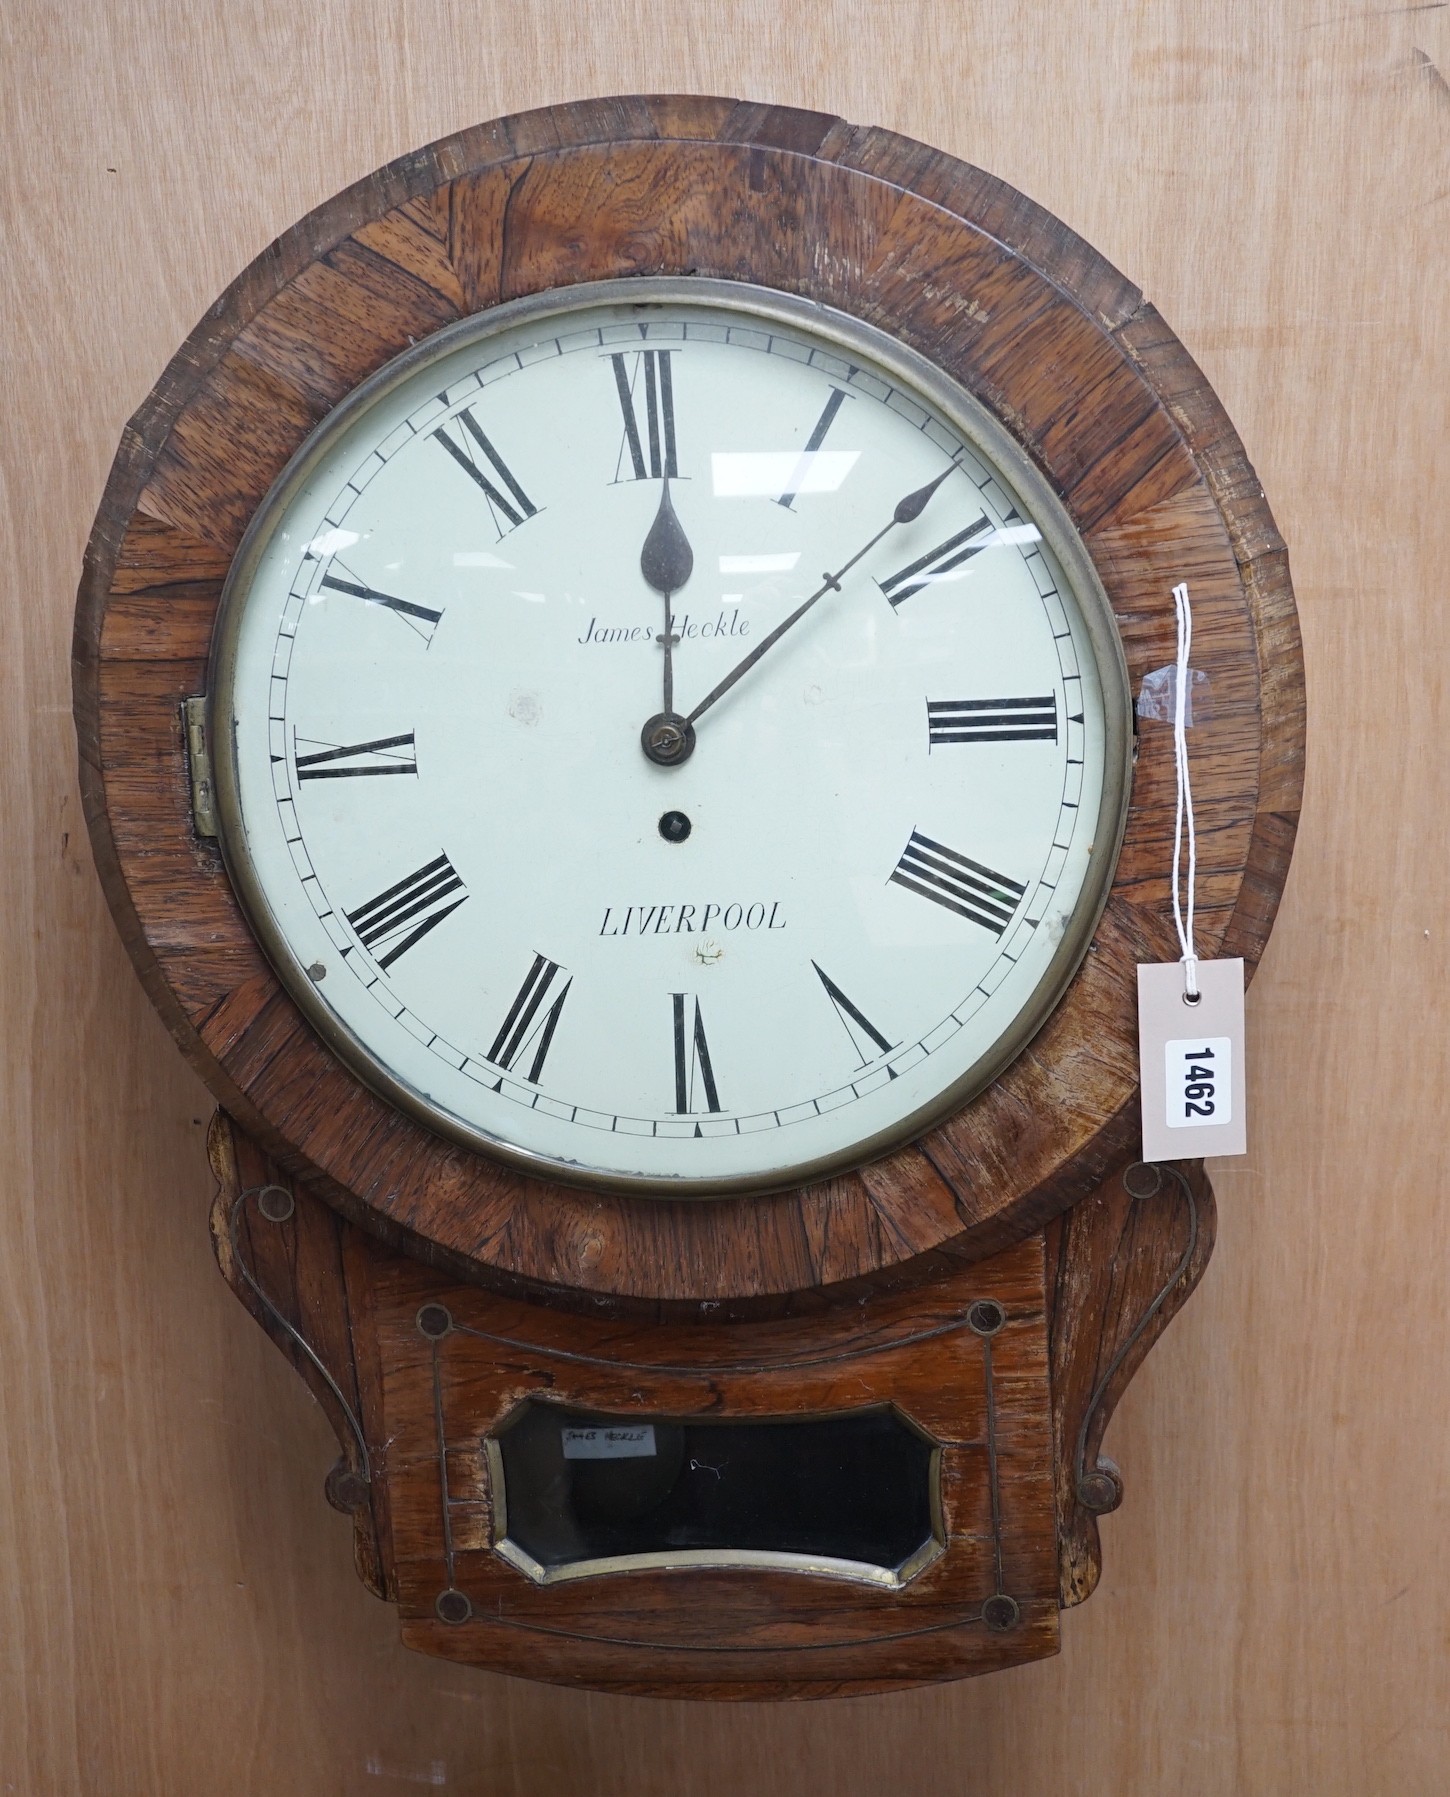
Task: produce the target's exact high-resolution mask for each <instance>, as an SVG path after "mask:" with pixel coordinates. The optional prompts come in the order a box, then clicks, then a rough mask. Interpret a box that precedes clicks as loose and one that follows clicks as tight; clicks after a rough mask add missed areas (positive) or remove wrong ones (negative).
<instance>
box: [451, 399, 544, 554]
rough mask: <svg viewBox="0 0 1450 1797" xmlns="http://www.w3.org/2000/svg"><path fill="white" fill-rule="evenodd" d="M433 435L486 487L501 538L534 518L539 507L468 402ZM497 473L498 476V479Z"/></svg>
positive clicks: (482, 486)
mask: <svg viewBox="0 0 1450 1797" xmlns="http://www.w3.org/2000/svg"><path fill="white" fill-rule="evenodd" d="M455 432H456V434H454V433H455ZM433 436H434V438H435V439H436V440H437V441H438V442H439V443H441V444H442V445H443V447H444V448H445V449H446V450H447V451H448V453H449V455H451V456H452V457H453V459H454V461H455V462H457V464H458V466H459V467H460V468H461V469H462V470H463V472H464V473H465V474H466V475H467V476H468V478H469V479H470V480H471V481H474V482H475V483H476V484H477V485H478V487H479V488H480V489H481V490H482V493H483V496H484V498H485V499H486V500H487V501H488V509H489V512H490V514H491V515H492V517H493V527H494V529H495V530H496V531H497V532H498V535H499V539H500V541H502V539H503V538H504V537H506V536H507V535H508V533H509V532H510V531H511V530H513V529H514V527H515V526H516V525H519V524H522V523H523V521H524V519H525V518H532V517H533V516H534V514H535V512H537V511H538V509H539V508H538V507H537V506H536V505H535V504H534V502H533V500H532V499H530V498H529V496H528V494H527V493H526V492H525V491H524V490H523V488H522V487H521V486H520V485H519V483H518V482H517V481H516V480H515V479H514V477H513V475H512V474H511V473H510V472H509V467H508V464H507V463H506V462H505V461H504V459H503V457H502V456H501V455H500V454H499V453H498V451H497V450H496V449H495V448H494V446H493V444H492V443H490V442H489V440H488V438H487V437H486V436H485V435H484V433H483V426H482V425H481V424H480V423H479V422H478V420H477V419H476V418H475V417H474V415H473V413H472V411H471V410H470V409H469V408H468V407H467V406H464V408H463V410H462V411H461V412H456V413H455V414H454V415H453V417H452V418H450V419H449V420H448V423H447V424H440V425H439V426H438V428H437V430H435V431H434V432H433ZM480 457H481V458H482V460H480ZM490 471H491V472H490ZM494 476H497V480H495V478H494ZM499 482H502V484H503V486H504V487H507V488H508V496H507V497H505V495H504V493H503V492H502V491H501V490H500V486H499Z"/></svg>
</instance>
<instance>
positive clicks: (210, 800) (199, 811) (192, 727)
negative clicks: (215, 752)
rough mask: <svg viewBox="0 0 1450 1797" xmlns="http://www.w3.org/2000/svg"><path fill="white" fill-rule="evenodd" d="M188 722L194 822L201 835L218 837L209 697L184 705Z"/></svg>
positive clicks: (187, 740)
mask: <svg viewBox="0 0 1450 1797" xmlns="http://www.w3.org/2000/svg"><path fill="white" fill-rule="evenodd" d="M181 716H182V721H183V722H184V724H185V725H186V755H187V760H188V761H189V762H190V763H191V821H192V823H193V824H194V825H195V827H196V833H197V835H198V836H215V835H216V833H217V829H216V801H215V797H214V795H213V792H212V784H211V755H210V753H209V751H208V749H207V743H206V696H205V694H203V695H202V696H201V697H200V698H198V699H187V700H185V701H183V703H182V707H181Z"/></svg>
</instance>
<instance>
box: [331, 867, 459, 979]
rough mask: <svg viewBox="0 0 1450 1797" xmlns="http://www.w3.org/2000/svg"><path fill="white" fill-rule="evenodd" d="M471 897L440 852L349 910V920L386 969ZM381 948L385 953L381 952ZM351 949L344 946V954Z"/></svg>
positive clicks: (364, 945) (380, 964)
mask: <svg viewBox="0 0 1450 1797" xmlns="http://www.w3.org/2000/svg"><path fill="white" fill-rule="evenodd" d="M455 892H462V893H463V898H454V897H453V894H454V893H455ZM467 897H468V894H467V892H465V891H464V887H463V882H462V880H460V879H459V877H458V875H457V874H456V873H455V872H454V869H453V863H452V862H451V861H450V860H449V859H448V857H447V856H446V855H440V856H439V857H438V859H437V860H436V861H429V862H427V863H426V864H425V865H424V866H422V867H420V868H419V869H418V871H417V872H416V873H411V874H409V875H408V877H407V879H405V880H399V881H398V882H397V884H396V885H395V886H389V887H388V888H387V889H386V890H385V891H383V892H380V893H379V894H378V896H377V897H376V898H371V899H369V900H368V902H367V903H366V904H365V905H359V906H358V908H357V910H356V911H349V912H348V913H347V921H348V922H349V923H350V924H351V925H352V927H353V928H354V929H355V930H356V931H357V933H358V937H359V939H360V940H361V942H362V945H363V947H364V948H366V949H367V950H369V951H370V952H371V953H372V955H373V959H374V960H375V961H376V962H377V964H378V966H379V967H381V968H382V969H383V970H384V971H385V972H386V970H387V969H388V968H389V967H391V966H392V964H393V963H394V961H396V960H397V959H398V957H399V955H405V954H407V952H408V950H409V949H410V948H412V946H413V944H414V943H415V942H421V941H422V940H423V938H424V937H425V936H426V935H427V934H428V932H429V931H430V930H436V929H437V928H438V926H439V924H440V923H442V921H443V919H444V918H445V917H447V916H449V915H450V914H451V913H452V912H454V911H456V910H457V909H458V907H459V906H460V905H461V904H462V903H463V901H464V899H466V898H467ZM379 948H382V950H383V953H382V954H378V953H377V950H378V949H379ZM347 952H348V951H347V950H346V949H344V951H343V953H344V954H346V953H347Z"/></svg>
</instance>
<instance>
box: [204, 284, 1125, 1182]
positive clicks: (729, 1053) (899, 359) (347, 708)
mask: <svg viewBox="0 0 1450 1797" xmlns="http://www.w3.org/2000/svg"><path fill="white" fill-rule="evenodd" d="M621 288H622V289H623V295H624V296H623V297H621ZM602 295H603V296H604V297H602ZM932 483H936V484H935V485H934V486H933V485H932ZM928 487H930V488H931V490H930V492H929V494H927V495H925V496H923V489H925V488H928ZM913 494H914V495H916V498H915V500H914V501H913V502H912V504H911V505H907V506H905V507H904V508H903V510H904V511H905V512H912V511H913V508H914V509H915V511H916V514H917V515H914V516H912V517H910V518H908V519H906V520H905V521H896V519H897V512H898V507H899V506H900V505H901V502H902V501H903V500H905V499H906V498H907V496H908V495H913ZM652 532H653V536H652V534H651V533H652ZM647 543H650V544H651V549H650V551H649V552H648V553H647V552H646V544H647ZM670 588H673V589H674V590H673V591H672V592H670V591H669V589H670ZM667 594H668V596H667ZM813 596H815V602H814V603H813V604H810V605H809V606H808V607H807V609H805V610H804V611H803V612H802V613H801V615H800V616H799V617H798V618H796V619H795V621H794V622H793V623H790V624H789V626H788V628H786V629H785V630H784V632H783V633H782V634H780V635H779V636H778V637H776V638H774V639H773V640H772V633H773V632H775V631H777V630H778V628H779V627H780V626H781V625H782V624H784V623H785V622H786V620H788V619H790V618H791V617H792V615H793V614H794V613H796V612H797V611H798V610H800V608H801V607H802V606H803V605H805V604H806V602H807V601H809V600H811V599H812V598H813ZM667 611H668V615H669V617H670V621H671V626H672V628H671V636H672V637H673V639H674V640H673V642H672V643H671V644H670V645H669V646H668V652H667V646H666V644H665V643H664V641H663V640H662V639H663V638H664V636H665V624H666V616H667ZM218 640H219V645H220V646H219V652H218V656H217V662H216V669H215V676H214V680H213V691H212V711H211V726H212V739H213V750H214V754H215V756H216V759H217V761H218V769H219V777H220V797H221V801H222V827H223V847H224V849H225V852H226V855H227V859H228V864H229V866H230V868H231V870H232V873H233V876H234V878H235V880H236V882H237V885H238V887H239V890H240V892H241V895H242V898H243V901H244V903H245V905H246V908H247V910H248V912H249V915H250V916H251V918H252V921H253V924H254V926H255V927H256V929H257V931H258V934H259V936H260V938H261V940H262V941H263V943H264V945H265V946H266V947H267V949H268V951H269V953H270V954H271V956H272V958H273V960H274V962H275V963H276V965H277V966H278V969H279V972H280V973H281V975H282V977H283V979H284V980H285V981H286V983H287V984H288V986H289V988H290V989H291V990H292V992H293V994H294V996H296V997H297V999H298V1000H299V1002H300V1003H301V1004H302V1005H303V1007H304V1009H305V1010H306V1012H307V1014H308V1016H309V1017H310V1019H311V1020H312V1021H313V1023H314V1024H315V1025H316V1027H318V1029H319V1030H320V1031H321V1032H322V1033H323V1035H324V1036H325V1037H326V1039H327V1040H328V1041H329V1042H330V1043H331V1044H332V1046H333V1047H334V1048H335V1049H336V1051H337V1052H338V1053H340V1054H341V1055H342V1056H343V1058H344V1059H346V1060H347V1061H348V1062H349V1064H350V1065H352V1066H353V1067H354V1069H355V1070H356V1071H357V1072H358V1073H359V1074H360V1075H361V1076H362V1077H363V1078H365V1079H366V1080H368V1081H369V1083H370V1084H372V1085H373V1086H374V1087H375V1088H377V1089H378V1090H380V1091H382V1092H383V1093H384V1094H386V1095H387V1096H389V1097H390V1098H392V1099H393V1100H394V1101H395V1102H398V1103H400V1104H403V1105H404V1106H406V1107H407V1108H409V1109H411V1110H412V1111H414V1112H415V1113H417V1114H420V1115H421V1116H423V1117H424V1118H425V1119H426V1120H427V1121H428V1122H429V1123H430V1124H431V1125H432V1126H433V1127H434V1128H436V1129H438V1130H440V1131H442V1132H443V1133H445V1134H450V1135H453V1136H455V1137H458V1138H461V1139H462V1140H464V1141H465V1142H468V1143H469V1144H471V1145H473V1146H477V1147H483V1148H486V1149H491V1150H492V1151H494V1152H498V1153H502V1154H504V1155H505V1156H508V1157H511V1158H514V1159H519V1160H522V1161H524V1162H525V1163H526V1164H528V1165H531V1166H534V1167H535V1168H537V1169H538V1170H540V1171H543V1172H550V1173H554V1174H557V1175H561V1176H563V1177H566V1178H575V1179H596V1180H599V1181H601V1182H604V1183H611V1184H615V1185H624V1186H630V1187H636V1188H640V1189H645V1190H651V1191H666V1192H671V1191H672V1192H676V1193H679V1194H682V1195H690V1194H694V1193H699V1194H705V1193H709V1192H712V1191H723V1190H732V1189H733V1190H748V1189H752V1188H760V1189H763V1188H768V1187H774V1186H782V1185H786V1184H789V1183H793V1182H794V1181H797V1180H799V1179H801V1178H804V1177H810V1176H813V1175H816V1174H819V1173H821V1172H823V1171H826V1170H829V1169H831V1168H833V1167H839V1166H843V1165H847V1164H850V1163H852V1162H859V1161H861V1160H863V1159H866V1158H869V1157H870V1156H871V1155H872V1154H875V1153H880V1152H882V1151H884V1149H885V1148H886V1147H887V1146H889V1145H890V1144H891V1143H893V1142H895V1141H898V1140H901V1139H904V1138H905V1137H907V1136H909V1135H911V1134H913V1133H919V1132H920V1131H921V1130H922V1129H923V1128H924V1127H925V1126H926V1125H927V1124H928V1123H929V1122H931V1121H933V1120H935V1119H936V1118H937V1117H939V1116H940V1115H942V1114H943V1113H944V1111H946V1110H947V1109H950V1108H951V1107H953V1106H954V1105H957V1104H960V1103H961V1102H963V1101H964V1100H965V1099H966V1098H967V1097H968V1096H970V1095H971V1093H972V1092H973V1091H975V1090H977V1089H979V1088H980V1087H981V1086H982V1085H983V1084H984V1083H985V1082H986V1080H988V1079H989V1078H991V1077H993V1076H994V1075H995V1074H996V1073H997V1072H999V1071H1000V1070H1001V1068H1002V1066H1003V1065H1005V1063H1006V1061H1007V1060H1009V1059H1010V1058H1011V1056H1012V1055H1013V1054H1014V1053H1016V1052H1017V1051H1019V1050H1020V1048H1021V1047H1022V1046H1023V1045H1024V1043H1025V1041H1026V1040H1027V1038H1028V1036H1029V1035H1030V1034H1031V1032H1032V1031H1033V1030H1034V1029H1035V1028H1036V1027H1037V1026H1038V1025H1040V1023H1041V1021H1042V1020H1043V1018H1044V1017H1045V1015H1046V1013H1047V1011H1048V1010H1049V1009H1050V1007H1051V1005H1052V1004H1053V1002H1055V1000H1056V998H1057V997H1058V996H1059V995H1060V993H1061V990H1062V988H1063V986H1064V984H1065V982H1066V980H1067V979H1068V978H1069V977H1070V975H1071V972H1072V969H1073V967H1074V966H1075V964H1076V961H1077V960H1078V958H1079V957H1080V955H1081V953H1082V952H1083V950H1084V949H1085V947H1086V944H1087V939H1088V935H1089V933H1090V931H1091V929H1092V927H1093V925H1094V923H1095V921H1096V918H1097V915H1098V912H1099V910H1100V908H1101V904H1102V901H1103V897H1104V895H1105V892H1106V888H1107V883H1108V880H1109V878H1110V875H1111V870H1112V865H1113V861H1114V858H1115V856H1116V852H1117V847H1118V842H1119V836H1120V831H1121V816H1122V805H1123V796H1124V786H1125V754H1126V749H1125V744H1126V741H1127V735H1128V732H1127V727H1126V717H1127V709H1126V699H1125V690H1126V689H1125V681H1124V677H1123V674H1122V669H1121V656H1120V651H1119V649H1118V646H1117V640H1116V636H1115V634H1114V632H1113V628H1112V624H1111V620H1110V616H1109V614H1108V612H1107V607H1106V601H1105V600H1104V599H1103V598H1102V596H1101V593H1100V591H1099V590H1098V588H1097V586H1096V583H1095V581H1094V579H1093V577H1092V575H1091V572H1090V569H1089V567H1088V564H1087V561H1086V557H1085V555H1084V554H1083V553H1082V551H1081V549H1080V546H1078V545H1077V544H1076V542H1075V539H1074V538H1073V537H1072V534H1071V531H1070V529H1069V528H1068V527H1067V525H1066V521H1065V518H1064V517H1063V515H1062V513H1061V510H1060V508H1059V507H1058V506H1057V505H1056V503H1055V502H1054V501H1053V500H1052V499H1051V497H1050V495H1049V494H1048V493H1047V492H1046V490H1045V488H1044V487H1043V486H1042V485H1041V483H1040V482H1038V481H1036V480H1035V479H1034V478H1033V477H1032V474H1031V470H1030V469H1028V468H1026V467H1025V466H1024V465H1023V464H1022V463H1021V461H1020V458H1019V457H1018V456H1016V455H1015V454H1014V452H1013V450H1012V448H1011V445H1010V444H1009V443H1008V442H1007V440H1006V439H1005V437H1002V436H1000V435H999V434H998V432H997V431H996V429H995V427H994V426H993V425H992V424H991V422H990V421H989V420H987V419H986V418H985V417H983V416H979V415H978V413H977V411H976V409H975V408H974V407H973V406H972V404H971V402H969V401H968V400H967V399H966V397H965V395H962V394H960V393H959V392H958V391H957V390H956V389H955V388H953V387H951V386H950V385H949V384H948V383H946V382H945V381H944V380H943V379H942V378H941V377H940V376H937V375H935V374H934V372H933V371H931V370H930V369H928V368H927V367H926V366H925V365H917V363H916V362H915V360H914V359H913V358H911V357H909V356H907V355H906V354H905V353H904V352H903V351H901V350H900V349H899V348H897V347H895V346H893V345H891V344H890V343H889V342H888V341H887V340H885V339H878V338H877V337H876V335H875V334H874V333H869V332H867V331H866V330H865V329H864V327H861V326H858V325H855V324H854V323H852V322H851V321H846V320H842V319H840V318H839V317H838V316H837V315H833V314H829V313H823V312H822V311H820V310H819V309H817V308H813V307H809V306H806V305H804V304H801V303H799V302H791V301H788V300H786V299H784V298H782V297H781V296H774V295H764V294H762V293H761V292H760V290H757V289H751V288H743V289H736V288H731V287H727V286H726V285H724V284H721V283H700V282H691V283H680V282H674V283H670V284H668V285H667V286H666V285H665V284H654V283H646V282H629V283H627V284H624V283H620V284H611V286H610V287H609V288H608V289H603V290H601V289H599V288H593V289H576V290H575V291H574V293H573V295H572V296H570V295H568V294H565V295H563V296H554V297H553V298H552V299H550V300H547V301H539V300H535V301H531V302H523V303H521V304H520V305H519V306H517V307H514V308H504V309H503V310H502V311H500V312H498V313H495V314H493V315H491V316H490V317H486V318H484V319H481V320H472V321H468V322H467V323H466V324H465V325H463V326H460V327H456V328H455V329H453V330H451V331H449V332H445V333H443V334H442V335H441V336H440V337H438V338H436V339H434V340H432V342H431V343H429V344H425V345H421V346H419V348H418V349H417V350H415V351H413V352H410V354H409V355H408V356H407V357H405V358H403V359H402V361H401V362H400V363H398V364H396V365H394V367H393V368H392V369H390V370H387V371H385V373H384V375H383V376H381V377H379V378H378V379H377V380H376V381H374V382H372V383H370V384H369V386H368V387H367V388H365V389H362V390H360V391H359V393H358V394H356V395H354V396H353V398H352V399H351V400H350V401H349V402H348V403H347V404H346V405H345V406H344V407H343V408H341V409H340V410H339V412H338V413H337V414H335V415H334V417H333V418H332V419H330V420H329V421H327V422H326V423H325V424H324V425H323V426H322V427H321V429H320V431H319V432H318V433H317V435H316V436H315V437H314V438H313V439H312V440H311V442H310V443H309V445H308V446H307V447H306V448H305V449H304V451H303V452H302V454H301V455H300V456H299V457H298V459H297V461H296V463H295V464H294V466H293V468H292V469H291V470H289V472H288V474H287V475H285V476H284V477H283V480H282V481H281V482H280V483H279V485H278V488H277V490H276V491H275V492H274V494H273V495H272V497H271V498H270V499H269V501H268V502H267V504H266V505H265V506H264V507H263V509H262V511H261V512H260V513H259V515H258V519H257V521H256V523H255V525H254V527H253V530H252V533H251V535H250V536H249V539H248V541H247V543H246V544H245V545H244V547H243V551H242V553H241V554H240V555H239V557H238V562H237V566H236V568H235V569H234V571H233V575H232V578H231V581H230V583H229V586H228V590H227V594H226V597H225V601H224V606H223V618H222V623H221V627H220V631H219V639H218ZM753 652H759V659H758V661H755V662H754V663H752V664H750V665H744V664H745V663H746V660H747V658H748V657H749V656H751V654H752V653H753ZM742 667H743V671H741V672H739V673H738V677H737V678H735V679H734V680H733V682H732V681H730V679H729V677H730V676H731V675H732V674H733V673H736V671H737V670H740V669H742ZM667 682H670V683H671V684H670V685H668V686H667V684H666V683H667ZM717 693H718V696H715V697H713V698H712V695H715V694H717ZM692 714H693V718H692ZM661 717H663V718H664V719H665V721H666V727H665V729H664V730H663V733H661V730H660V725H659V723H658V720H659V719H660V718H661ZM691 718H692V721H691V722H690V724H689V727H688V729H687V728H686V723H685V720H691ZM651 720H655V722H654V723H653V725H652V731H653V734H652V735H650V743H651V753H653V754H654V755H655V756H656V759H651V755H650V754H647V753H646V748H645V744H644V741H643V740H642V734H641V733H642V731H645V727H646V726H647V725H648V724H650V723H651ZM671 720H673V721H671ZM691 730H692V731H693V739H692V746H691V742H690V740H689V739H690V731H691ZM646 734H647V735H649V734H650V733H649V732H646ZM681 745H683V749H682V748H681ZM671 754H681V755H682V758H681V759H678V760H677V761H675V762H674V763H673V764H670V762H669V757H670V755H671Z"/></svg>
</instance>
